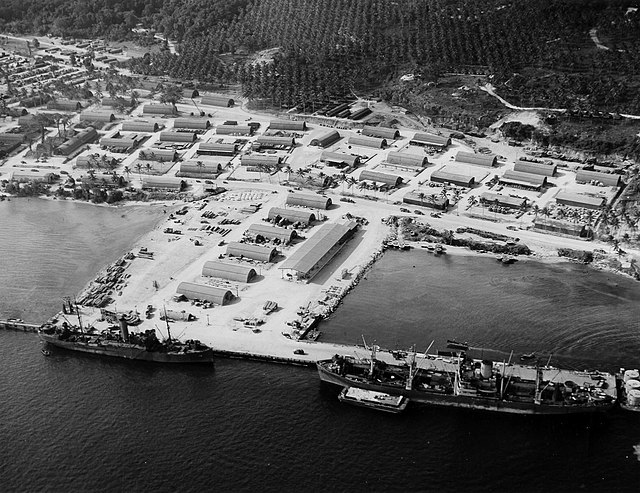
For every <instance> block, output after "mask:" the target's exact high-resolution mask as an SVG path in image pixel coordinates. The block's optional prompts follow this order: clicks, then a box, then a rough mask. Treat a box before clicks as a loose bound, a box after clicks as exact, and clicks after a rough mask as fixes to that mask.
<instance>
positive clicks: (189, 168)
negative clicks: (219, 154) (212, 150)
mask: <svg viewBox="0 0 640 493" xmlns="http://www.w3.org/2000/svg"><path fill="white" fill-rule="evenodd" d="M221 172H222V165H221V164H220V163H205V162H203V161H183V162H181V163H180V170H179V171H178V172H177V173H176V176H181V177H186V178H216V177H217V176H218V175H219V174H220V173H221Z"/></svg>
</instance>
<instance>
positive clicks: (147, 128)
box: [122, 120, 160, 133]
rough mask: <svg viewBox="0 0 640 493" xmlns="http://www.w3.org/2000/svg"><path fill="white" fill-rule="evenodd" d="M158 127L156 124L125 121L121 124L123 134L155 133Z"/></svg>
mask: <svg viewBox="0 0 640 493" xmlns="http://www.w3.org/2000/svg"><path fill="white" fill-rule="evenodd" d="M158 130H160V126H159V125H158V124H157V123H156V122H141V121H135V120H134V121H126V122H123V123H122V131H123V132H149V133H153V132H157V131H158Z"/></svg>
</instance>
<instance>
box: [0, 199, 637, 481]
mask: <svg viewBox="0 0 640 493" xmlns="http://www.w3.org/2000/svg"><path fill="white" fill-rule="evenodd" d="M0 206H2V204H0ZM17 206H18V204H17V203H16V204H13V201H12V207H13V209H12V210H14V211H15V212H16V215H17V214H22V216H21V217H22V219H20V221H18V222H19V223H28V224H30V225H31V226H30V228H25V231H26V232H27V234H26V235H25V237H26V238H27V240H28V238H29V237H30V235H32V237H33V241H25V242H24V243H23V244H22V247H21V249H20V252H19V253H16V251H17V249H16V248H15V246H14V245H15V239H14V237H13V236H11V235H7V234H6V228H1V229H0V251H1V252H2V253H3V262H4V263H3V266H4V265H5V264H6V265H13V264H14V263H16V260H15V258H16V257H15V256H16V255H17V256H18V257H19V258H28V259H30V262H28V263H27V264H25V265H23V266H22V268H21V270H20V272H19V274H20V278H21V279H23V278H28V279H32V281H33V284H37V287H35V288H33V289H32V291H30V295H29V297H30V298H31V303H34V302H36V301H37V302H40V303H41V304H42V306H44V303H43V302H47V300H48V298H49V297H50V293H51V291H50V287H49V285H48V284H47V283H44V285H43V286H42V287H41V286H40V285H39V282H40V281H38V279H47V277H46V276H44V277H42V274H41V272H42V271H47V272H49V275H55V277H56V278H62V277H64V278H65V279H64V280H62V279H59V280H58V281H57V282H60V283H62V284H60V286H62V287H63V288H65V289H66V288H67V287H69V289H71V288H72V287H73V288H75V287H76V286H78V289H79V288H80V287H82V286H83V285H84V284H85V283H86V281H87V280H88V277H90V276H91V275H93V273H94V272H95V270H97V269H99V268H100V267H101V266H102V265H103V263H104V262H103V263H100V262H98V263H95V261H94V257H96V256H97V257H101V258H103V259H105V261H109V260H112V258H109V256H110V255H111V254H113V258H116V257H117V256H119V255H120V253H121V251H120V250H118V249H117V248H115V249H114V250H113V251H111V252H107V253H105V250H107V249H110V248H111V245H110V244H105V241H104V238H105V237H104V236H99V237H98V238H96V239H93V240H92V239H91V238H92V237H91V236H89V235H88V234H87V233H85V231H86V229H85V228H79V229H78V232H81V234H82V236H83V237H84V238H86V239H85V240H77V239H76V241H77V242H74V241H71V242H70V246H65V247H64V248H62V249H61V250H60V249H59V248H58V247H59V246H60V245H61V244H62V243H63V242H62V241H61V240H59V241H57V242H52V243H41V244H40V246H38V244H37V241H40V242H43V241H46V242H48V241H49V240H48V239H46V240H43V238H47V237H48V235H45V234H43V233H42V231H43V230H45V229H47V228H48V227H49V225H50V224H53V222H54V221H55V220H56V219H55V218H56V217H58V216H59V214H60V212H59V211H55V213H54V214H53V217H49V216H48V214H49V213H50V210H49V207H50V206H47V207H46V208H45V207H43V206H42V205H33V204H32V205H31V206H24V207H23V206H21V207H19V208H18V207H17ZM58 206H61V207H68V208H67V209H65V212H66V217H67V221H71V222H74V223H75V222H77V223H78V224H86V223H87V222H89V223H92V222H93V221H98V220H99V221H104V222H105V223H107V224H111V225H112V226H113V227H115V229H116V230H117V229H119V228H125V230H128V231H129V234H128V235H126V234H123V235H122V236H123V237H124V236H127V241H131V240H132V239H133V238H134V237H135V236H136V234H137V233H138V232H141V231H138V230H137V229H135V228H133V230H132V229H128V228H130V223H129V221H130V220H132V219H133V218H132V217H128V218H127V221H120V220H119V219H118V218H119V215H121V212H120V211H111V212H114V214H113V215H111V212H108V213H105V212H96V211H95V208H89V209H86V208H84V207H81V206H77V205H74V204H57V205H56V206H55V207H58ZM16 209H19V210H16ZM105 210H107V209H101V211H105ZM0 212H2V214H0V218H2V219H1V220H2V221H3V224H5V215H4V213H5V210H4V209H2V210H0ZM95 214H98V215H99V216H98V217H97V218H96V216H94V215H95ZM102 214H105V216H102ZM70 216H72V217H73V219H71V217H70ZM109 218H110V219H109ZM120 219H121V218H120ZM111 221H112V222H111ZM119 223H125V224H119ZM152 223H153V220H151V219H150V220H149V221H144V220H142V219H141V224H139V226H138V228H139V229H140V230H142V229H143V228H149V227H150V225H151V224H152ZM11 224H12V227H18V226H17V225H16V224H15V223H14V222H11ZM63 229H64V228H63ZM71 229H73V228H71ZM54 231H58V230H57V229H54ZM99 231H104V230H103V229H102V228H96V230H95V231H94V232H93V233H92V234H102V233H99ZM121 231H122V230H121ZM133 231H135V233H136V234H133ZM50 234H53V233H50ZM71 236H72V235H71V234H70V233H68V234H67V235H65V237H64V240H67V239H69V238H70V237H71ZM107 238H110V236H109V235H107ZM123 241H124V238H123ZM43 244H50V245H51V247H50V249H49V250H47V251H42V245H43ZM29 245H32V247H30V246H29ZM74 245H75V246H74ZM87 249H88V250H90V251H91V252H93V253H92V254H91V255H85V256H80V257H77V256H76V254H77V253H78V252H77V251H76V250H83V251H84V250H87ZM124 250H126V244H123V251H124ZM68 257H72V258H73V259H74V262H73V263H71V265H74V266H75V267H74V269H71V268H69V267H68V265H69V264H67V263H66V262H65V261H64V260H61V259H64V258H68ZM91 265H95V266H96V267H95V268H94V267H91ZM414 265H415V267H414ZM55 266H58V268H57V269H56V268H55ZM31 271H33V272H31ZM8 272H10V271H9V270H8V269H5V268H4V267H3V269H2V271H1V272H0V279H1V280H2V281H1V282H0V301H1V303H2V304H3V306H4V307H5V308H3V310H6V309H13V310H16V311H23V310H25V308H24V306H22V305H20V306H17V307H15V308H12V306H13V305H14V304H16V305H19V303H18V298H17V297H15V295H11V294H10V293H12V292H15V291H12V290H13V289H14V287H13V286H12V283H13V281H12V278H11V277H10V276H9V275H8ZM57 289H62V288H59V287H58V288H57ZM54 291H55V289H54ZM7 293H9V294H7ZM639 299H640V289H639V285H636V284H635V283H633V282H631V281H626V280H625V279H622V278H616V277H612V276H608V275H606V274H602V273H596V272H592V271H588V270H584V269H582V268H580V267H576V266H571V265H568V266H565V265H563V266H553V267H542V266H539V265H536V264H533V263H524V262H521V263H518V264H515V265H513V266H509V267H503V266H501V265H499V264H497V263H496V262H495V261H493V260H489V259H474V258H470V257H455V258H435V257H433V256H429V255H428V254H426V253H425V252H413V253H410V254H408V253H395V252H392V253H390V254H388V255H386V256H385V257H384V258H383V259H382V260H381V261H380V262H379V263H378V264H377V265H376V267H375V268H374V270H373V271H371V272H370V273H369V274H368V276H367V279H366V280H364V281H363V282H362V283H361V285H360V286H359V287H358V289H357V290H355V291H354V292H353V293H352V294H350V295H349V296H348V297H347V298H346V299H345V302H344V305H343V307H342V308H341V310H339V311H338V312H337V313H336V315H335V316H334V317H333V319H332V320H330V321H328V322H326V323H325V324H324V325H323V327H322V330H323V331H324V332H325V336H326V339H327V340H335V341H344V342H356V341H358V340H359V337H360V335H361V334H365V335H366V336H367V337H368V338H369V339H374V338H375V339H376V340H377V341H378V343H379V344H382V345H386V346H390V347H393V346H394V345H396V344H397V345H399V346H402V347H405V346H407V345H408V344H412V343H419V344H420V345H423V346H424V347H425V348H426V346H427V345H428V344H429V343H430V342H431V340H433V339H435V340H436V344H435V345H437V346H440V347H442V346H443V345H444V342H445V340H446V338H447V337H459V338H464V339H467V340H469V341H471V342H473V343H474V344H475V345H477V346H481V347H492V348H495V349H496V350H498V351H499V352H498V353H496V356H497V357H500V355H506V357H508V353H509V351H511V350H512V349H513V350H515V351H531V350H534V349H535V350H538V351H548V352H553V360H552V362H553V361H555V362H560V361H562V362H563V363H566V364H571V365H573V366H584V365H589V366H592V365H597V366H599V367H603V368H607V369H611V370H613V369H615V368H616V367H617V366H618V365H619V364H628V365H634V364H637V362H638V361H640V357H638V355H640V342H639V341H638V339H640V337H639V335H638V320H640V317H639V311H638V310H639V308H638V305H640V303H638V301H639ZM51 306H52V309H53V311H55V310H57V307H58V302H57V301H56V302H54V303H52V305H51ZM7 307H8V308H7ZM43 314H46V315H47V316H48V313H46V311H44V312H43ZM39 315H40V314H39ZM23 318H27V317H26V316H25V317H23ZM0 357H1V358H2V360H1V361H2V370H3V371H2V372H0V396H2V398H1V399H0V409H1V410H2V420H0V440H2V444H3V446H2V447H0V490H1V491H97V490H100V491H154V492H155V491H203V490H208V491H241V490H242V491H247V490H249V491H327V490H329V491H331V490H333V491H443V492H449V491H456V492H457V491H460V490H463V491H473V492H479V491H496V492H502V491H509V492H511V491H524V492H529V491H531V492H537V491H547V492H548V491H568V492H572V491H594V492H596V491H597V492H608V491H612V492H617V491H623V492H626V491H629V492H636V491H638V485H639V484H640V462H639V461H638V457H636V455H635V454H634V446H637V445H638V444H640V415H638V416H636V415H628V414H623V413H612V414H610V415H607V416H605V417H599V418H594V419H592V418H589V417H579V418H566V417H563V418H558V417H553V418H541V419H540V418H527V417H518V416H515V417H513V416H505V415H495V414H485V413H474V412H468V411H451V410H441V409H430V408H419V409H410V410H409V411H408V412H407V413H406V414H405V415H402V416H387V415H382V414H377V413H375V412H372V411H367V410H363V409H360V408H352V407H349V406H344V405H341V404H340V403H339V402H338V401H337V399H336V395H337V392H336V390H334V389H332V388H330V387H325V386H323V385H321V384H320V383H319V382H318V379H317V377H316V375H315V374H314V372H312V371H310V370H305V369H300V368H292V367H286V366H279V365H269V364H259V363H251V362H242V361H235V360H224V359H219V360H217V361H216V365H215V369H214V370H212V369H209V368H205V369H202V368H188V369H186V368H182V369H181V368H166V367H163V366H155V365H143V364H134V365H132V364H128V363H127V362H121V361H119V360H116V361H110V360H104V359H99V358H98V359H96V358H92V357H89V356H83V355H78V354H68V353H62V352H56V353H55V354H54V355H53V356H51V357H48V358H45V357H43V356H42V355H41V354H40V352H39V344H38V342H37V340H36V338H35V336H33V335H31V334H22V333H12V332H0Z"/></svg>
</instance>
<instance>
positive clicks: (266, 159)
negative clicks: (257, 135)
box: [240, 154, 282, 166]
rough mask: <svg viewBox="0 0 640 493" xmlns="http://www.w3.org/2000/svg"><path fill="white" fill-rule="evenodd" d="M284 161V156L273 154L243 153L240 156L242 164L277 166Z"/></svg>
mask: <svg viewBox="0 0 640 493" xmlns="http://www.w3.org/2000/svg"><path fill="white" fill-rule="evenodd" d="M281 162H282V157H280V156H274V155H273V154H243V155H242V156H241V157H240V166H277V165H278V164H280V163H281Z"/></svg>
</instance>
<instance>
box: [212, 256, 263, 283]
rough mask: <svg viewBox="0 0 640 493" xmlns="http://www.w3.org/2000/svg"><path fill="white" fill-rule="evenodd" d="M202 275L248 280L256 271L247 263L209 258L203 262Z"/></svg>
mask: <svg viewBox="0 0 640 493" xmlns="http://www.w3.org/2000/svg"><path fill="white" fill-rule="evenodd" d="M202 275H203V276H206V277H217V278H220V279H226V280H227V281H235V282H250V281H251V279H253V278H254V277H256V275H258V273H257V272H256V270H255V269H254V268H253V267H251V266H248V265H242V264H230V263H226V262H219V261H217V260H210V261H208V262H205V264H204V266H203V267H202Z"/></svg>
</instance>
